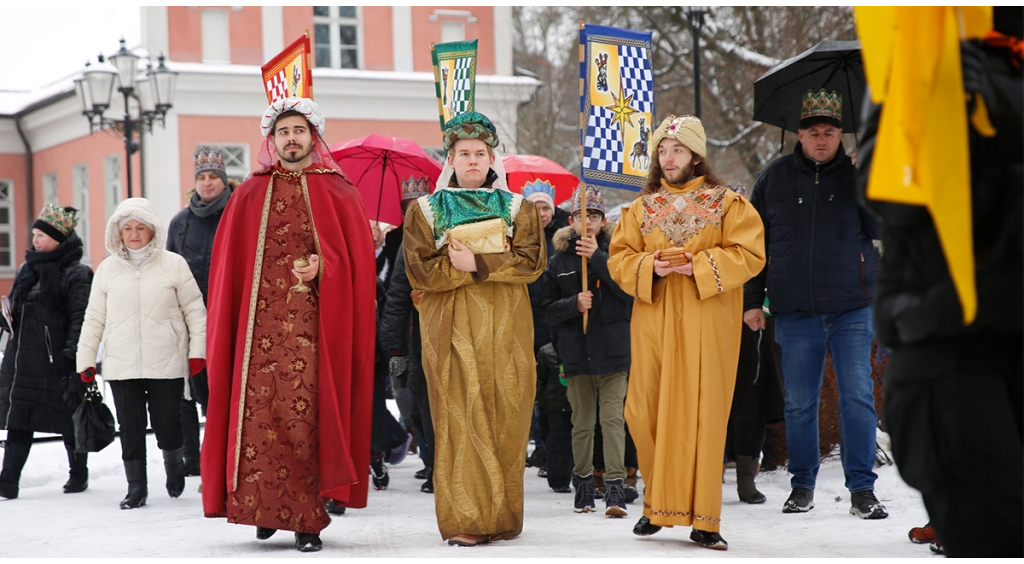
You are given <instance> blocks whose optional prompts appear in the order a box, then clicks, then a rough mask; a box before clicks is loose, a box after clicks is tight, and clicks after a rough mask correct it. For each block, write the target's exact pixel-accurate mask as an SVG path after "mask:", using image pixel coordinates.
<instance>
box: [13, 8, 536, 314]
mask: <svg viewBox="0 0 1024 564" xmlns="http://www.w3.org/2000/svg"><path fill="white" fill-rule="evenodd" d="M141 18H142V21H141V28H142V45H140V46H138V48H137V49H136V52H138V53H140V54H145V53H149V54H150V55H152V56H153V58H154V59H155V58H156V55H158V54H161V53H163V54H166V55H167V57H168V59H169V60H168V62H167V63H166V64H167V66H168V67H170V68H171V69H172V70H174V71H176V72H178V73H179V74H178V83H177V89H176V93H175V98H174V106H173V108H172V109H171V111H170V112H169V113H168V115H167V118H166V123H165V124H164V126H163V127H161V126H159V125H156V126H155V127H154V128H153V131H152V132H151V133H146V134H144V135H142V139H141V142H142V149H141V150H140V151H139V152H136V153H135V154H134V155H132V157H131V158H132V163H131V170H132V181H131V184H132V187H133V195H135V196H144V197H146V198H149V199H150V200H152V201H153V202H154V204H155V206H156V208H157V210H158V211H159V213H160V214H161V216H162V218H163V219H164V220H165V221H167V222H169V221H170V219H171V217H173V215H174V214H175V213H176V212H177V211H178V210H179V209H181V208H182V207H183V206H184V205H185V201H186V200H185V196H184V194H185V192H186V191H187V190H189V189H190V188H191V187H192V185H193V178H194V175H193V168H192V153H193V152H194V151H195V150H196V149H197V148H199V147H210V146H213V147H217V148H219V149H221V150H222V151H224V153H225V156H226V160H227V165H228V174H229V176H232V177H235V178H239V179H241V178H244V177H245V176H246V175H247V174H248V173H249V172H251V171H252V170H253V169H254V168H256V167H258V163H257V162H256V157H257V155H258V154H259V148H260V144H261V143H262V141H263V139H262V138H261V137H260V133H259V122H260V117H261V116H262V114H263V111H264V110H265V109H266V106H267V99H266V94H265V93H264V90H263V87H262V78H261V74H260V65H262V64H263V63H264V62H265V61H267V60H269V59H270V58H272V57H273V56H274V55H276V54H277V53H278V52H280V51H281V50H282V49H284V47H285V46H286V45H288V44H289V43H291V42H292V41H294V40H295V39H297V38H298V37H300V36H301V35H302V34H303V33H305V32H306V31H307V30H308V31H309V33H310V38H311V42H312V43H313V45H314V54H315V59H316V61H315V63H314V66H315V68H314V70H313V91H314V95H315V99H316V101H317V103H318V104H319V106H320V108H321V110H322V111H323V112H324V114H325V115H326V116H327V118H328V120H327V133H326V136H325V137H326V140H327V142H328V143H329V144H331V145H333V144H335V143H342V142H345V141H348V140H350V139H354V138H357V137H361V136H364V135H367V134H369V133H380V134H384V135H391V136H395V137H402V138H406V139H411V140H413V141H416V142H417V143H419V144H420V145H421V146H423V147H424V148H425V149H428V151H429V150H435V151H436V152H438V153H439V152H440V145H441V134H440V127H439V124H438V118H437V100H436V98H435V96H434V78H433V70H432V66H431V63H430V44H431V43H442V42H447V41H459V40H464V39H465V40H472V39H476V40H478V62H477V65H478V66H477V93H476V108H477V110H478V111H481V112H483V113H485V114H487V115H488V116H489V117H491V118H492V120H493V121H494V122H495V124H496V126H497V127H498V128H499V135H500V136H501V138H502V140H503V145H504V147H502V149H503V150H504V151H505V152H515V132H516V119H517V118H516V115H517V109H518V107H519V105H520V104H522V103H526V102H528V101H529V100H530V98H531V97H532V96H533V93H534V91H535V90H536V88H537V86H539V83H538V82H537V81H536V80H534V79H532V78H528V77H522V76H515V74H514V72H513V66H512V34H513V30H512V8H511V7H507V6H505V7H502V6H498V7H489V6H486V7H466V6H458V7H449V6H417V7H409V6H404V7H403V6H285V7H281V6H262V7H260V6H255V7H253V6H244V7H239V6H223V7H218V6H201V7H197V6H192V7H188V6H156V7H142V8H141ZM129 47H131V46H129ZM88 56H89V54H87V53H83V54H82V58H83V59H84V58H87V57H88ZM75 78H77V76H71V77H67V78H66V79H65V80H61V81H58V82H56V83H54V84H52V85H50V86H47V87H44V88H42V89H39V90H38V91H33V92H16V93H12V92H4V93H0V293H2V294H6V293H7V292H8V291H9V290H10V286H11V284H12V282H13V279H14V273H15V270H16V268H17V267H18V266H19V265H20V264H21V263H22V262H23V260H24V252H25V249H26V248H27V247H28V245H29V244H30V233H29V231H30V228H31V223H32V221H33V220H34V219H35V217H36V214H38V212H39V210H40V209H41V208H42V205H43V204H44V203H45V202H50V201H52V202H57V203H59V204H61V205H73V206H75V207H76V208H78V209H79V210H81V215H82V218H83V219H82V220H81V222H80V225H79V228H78V231H79V235H80V236H82V237H83V239H84V240H85V243H86V247H87V252H86V258H85V261H86V262H88V263H89V264H91V265H92V266H93V268H95V267H96V266H97V265H98V264H99V262H100V261H101V260H103V258H104V257H106V255H107V251H106V249H105V247H104V244H103V236H104V230H105V227H106V220H107V218H108V217H109V216H110V214H111V213H113V211H114V208H116V206H117V204H118V203H119V202H120V201H121V200H122V199H124V198H126V197H128V193H127V184H128V183H127V181H126V180H127V179H126V174H127V168H128V167H127V166H126V162H125V158H126V157H125V148H124V140H123V137H121V136H120V135H118V134H117V133H116V132H114V131H110V130H104V131H96V132H93V133H92V134H90V133H89V126H88V123H87V121H86V119H85V118H84V117H83V116H82V114H81V112H82V108H81V103H80V101H79V100H78V98H77V97H76V96H75V93H74V89H73V83H72V80H73V79H75ZM118 98H121V96H120V94H119V93H117V92H115V95H114V98H113V102H112V104H111V107H110V109H109V110H108V111H107V114H106V115H107V117H109V118H112V119H118V118H120V117H122V116H123V115H124V106H123V101H122V102H121V103H119V102H118V101H117V99H118ZM133 115H134V113H133Z"/></svg>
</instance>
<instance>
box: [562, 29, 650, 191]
mask: <svg viewBox="0 0 1024 564" xmlns="http://www.w3.org/2000/svg"><path fill="white" fill-rule="evenodd" d="M654 116H655V113H654V73H653V71H652V70H651V32H639V31H633V30H629V29H620V28H616V27H608V26H602V25H587V26H581V27H580V162H581V165H580V168H581V174H580V177H581V178H582V179H583V182H585V183H588V184H598V185H601V186H607V187H610V188H625V189H627V190H634V191H636V190H640V189H641V188H643V186H644V184H645V183H646V182H647V167H648V166H650V140H651V132H652V131H653V129H654Z"/></svg>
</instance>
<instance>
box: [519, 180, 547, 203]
mask: <svg viewBox="0 0 1024 564" xmlns="http://www.w3.org/2000/svg"><path fill="white" fill-rule="evenodd" d="M537 192H543V193H545V194H547V195H548V196H551V199H552V200H554V199H555V187H554V186H552V185H551V183H550V182H548V181H547V180H541V179H539V178H538V179H536V180H534V181H533V182H527V183H526V184H524V185H523V197H524V198H529V197H530V196H531V195H532V194H535V193H537Z"/></svg>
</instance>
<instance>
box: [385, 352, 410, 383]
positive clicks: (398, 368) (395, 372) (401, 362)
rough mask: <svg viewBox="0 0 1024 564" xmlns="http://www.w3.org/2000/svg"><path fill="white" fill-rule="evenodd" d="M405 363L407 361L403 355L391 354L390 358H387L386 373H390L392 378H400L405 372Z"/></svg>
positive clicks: (406, 363)
mask: <svg viewBox="0 0 1024 564" xmlns="http://www.w3.org/2000/svg"><path fill="white" fill-rule="evenodd" d="M407 365H408V362H406V356H405V355H393V356H392V357H391V359H390V360H388V374H390V375H391V378H392V379H394V380H397V379H400V378H401V376H402V375H403V374H405V370H406V367H407Z"/></svg>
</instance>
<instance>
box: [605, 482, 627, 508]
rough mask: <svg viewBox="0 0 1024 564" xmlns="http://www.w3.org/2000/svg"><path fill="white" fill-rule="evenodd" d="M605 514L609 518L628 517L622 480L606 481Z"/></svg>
mask: <svg viewBox="0 0 1024 564" xmlns="http://www.w3.org/2000/svg"><path fill="white" fill-rule="evenodd" d="M604 503H605V512H604V514H605V515H607V516H608V517H626V516H627V515H629V513H628V512H627V511H626V493H625V492H624V491H622V478H618V479H615V480H605V481H604Z"/></svg>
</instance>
